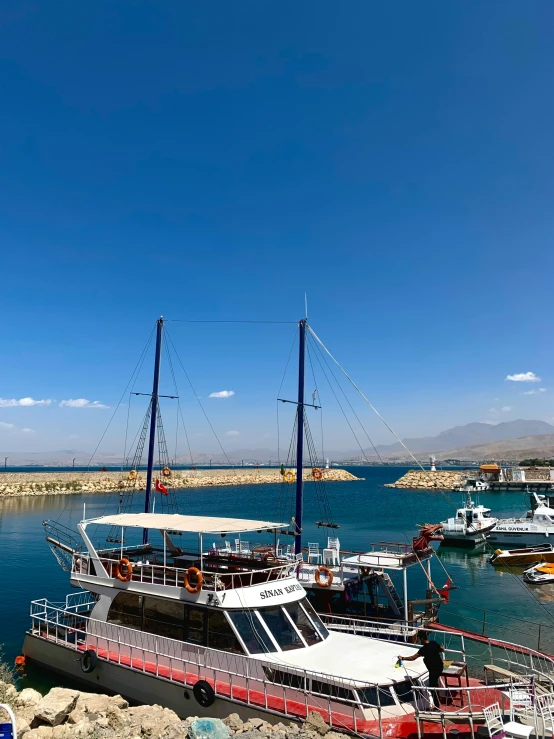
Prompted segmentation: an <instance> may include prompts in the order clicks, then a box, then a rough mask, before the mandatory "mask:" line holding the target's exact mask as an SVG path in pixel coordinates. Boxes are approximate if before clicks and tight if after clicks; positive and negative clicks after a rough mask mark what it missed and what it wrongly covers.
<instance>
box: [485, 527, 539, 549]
mask: <svg viewBox="0 0 554 739" xmlns="http://www.w3.org/2000/svg"><path fill="white" fill-rule="evenodd" d="M550 541H551V540H550V537H548V536H547V535H546V534H544V533H542V532H535V531H517V530H512V531H504V530H502V529H501V530H500V531H498V529H493V530H492V531H491V533H490V536H489V542H490V543H491V544H495V545H496V544H510V545H511V546H512V547H515V546H517V547H536V546H538V545H539V544H548V543H550Z"/></svg>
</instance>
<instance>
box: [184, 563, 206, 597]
mask: <svg viewBox="0 0 554 739" xmlns="http://www.w3.org/2000/svg"><path fill="white" fill-rule="evenodd" d="M191 575H194V576H195V577H196V585H191V584H190V576H191ZM203 582H204V575H203V574H202V573H201V572H200V570H199V569H198V567H189V568H188V570H187V571H186V572H185V575H184V577H183V585H184V586H185V588H186V589H187V590H188V592H189V593H199V592H200V591H201V590H202V583H203Z"/></svg>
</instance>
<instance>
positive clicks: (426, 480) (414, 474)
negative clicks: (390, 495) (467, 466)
mask: <svg viewBox="0 0 554 739" xmlns="http://www.w3.org/2000/svg"><path fill="white" fill-rule="evenodd" d="M464 482H465V473H463V472H461V471H454V470H437V471H436V472H432V471H431V470H410V471H409V472H407V473H406V474H405V475H403V476H402V477H401V478H400V479H399V480H397V481H396V482H391V483H388V484H387V485H385V487H387V488H401V489H404V490H452V488H455V487H458V486H459V485H463V484H464Z"/></svg>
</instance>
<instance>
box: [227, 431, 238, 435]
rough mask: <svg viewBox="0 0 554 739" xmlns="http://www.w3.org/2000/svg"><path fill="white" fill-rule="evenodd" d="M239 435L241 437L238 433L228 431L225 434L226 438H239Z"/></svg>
mask: <svg viewBox="0 0 554 739" xmlns="http://www.w3.org/2000/svg"><path fill="white" fill-rule="evenodd" d="M238 435H239V432H238V431H226V432H225V436H238Z"/></svg>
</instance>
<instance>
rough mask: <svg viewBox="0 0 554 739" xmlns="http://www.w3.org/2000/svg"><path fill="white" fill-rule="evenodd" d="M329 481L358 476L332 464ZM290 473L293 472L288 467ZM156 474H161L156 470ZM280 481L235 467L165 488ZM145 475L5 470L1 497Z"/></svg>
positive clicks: (97, 486)
mask: <svg viewBox="0 0 554 739" xmlns="http://www.w3.org/2000/svg"><path fill="white" fill-rule="evenodd" d="M322 473H323V478H324V479H325V480H326V481H328V482H339V481H341V482H347V481H350V480H359V479H360V478H358V477H356V476H355V475H352V474H350V472H347V471H346V470H342V469H339V468H336V467H334V468H333V469H329V470H322ZM291 474H292V476H294V471H292V470H291ZM158 476H160V473H159V472H158ZM303 478H304V480H306V481H307V480H312V479H313V477H312V470H311V469H306V470H304V475H303ZM282 481H283V476H282V475H281V474H280V470H279V469H275V468H268V467H265V468H260V469H256V468H253V467H252V468H251V467H247V468H244V467H234V468H231V469H226V470H214V469H189V470H176V471H174V472H173V473H172V475H171V477H164V478H163V483H164V485H166V487H168V488H171V487H173V488H200V487H217V486H220V485H264V484H276V483H280V482H282ZM145 488H146V475H145V473H144V472H142V471H141V472H139V474H138V475H137V478H136V479H135V480H131V479H129V472H128V471H126V472H123V473H122V472H73V471H72V472H8V473H3V474H0V499H1V498H2V497H18V496H22V495H72V494H75V493H109V492H113V491H114V490H121V491H124V490H137V491H138V490H144V489H145Z"/></svg>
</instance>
